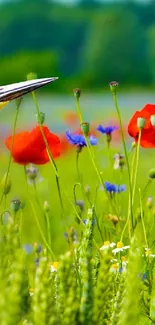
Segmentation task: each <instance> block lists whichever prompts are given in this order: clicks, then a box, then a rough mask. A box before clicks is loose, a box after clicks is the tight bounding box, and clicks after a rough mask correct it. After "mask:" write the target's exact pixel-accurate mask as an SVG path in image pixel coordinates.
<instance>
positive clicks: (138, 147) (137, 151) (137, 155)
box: [132, 130, 142, 207]
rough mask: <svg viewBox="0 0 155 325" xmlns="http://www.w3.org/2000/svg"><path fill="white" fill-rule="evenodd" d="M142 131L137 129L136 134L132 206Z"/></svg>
mask: <svg viewBox="0 0 155 325" xmlns="http://www.w3.org/2000/svg"><path fill="white" fill-rule="evenodd" d="M141 135H142V131H141V130H140V131H139V136H138V144H137V150H136V161H135V174H134V179H133V184H132V187H133V192H132V207H133V204H134V198H135V191H136V184H137V173H138V163H139V151H140V140H141Z"/></svg>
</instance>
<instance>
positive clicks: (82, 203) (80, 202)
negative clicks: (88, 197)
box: [75, 200, 84, 211]
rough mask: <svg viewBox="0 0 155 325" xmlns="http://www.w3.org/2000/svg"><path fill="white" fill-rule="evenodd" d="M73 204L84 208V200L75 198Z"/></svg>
mask: <svg viewBox="0 0 155 325" xmlns="http://www.w3.org/2000/svg"><path fill="white" fill-rule="evenodd" d="M75 205H76V206H78V207H79V208H80V209H81V211H83V210H84V201H82V200H76V202H75Z"/></svg>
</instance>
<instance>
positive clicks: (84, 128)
mask: <svg viewBox="0 0 155 325" xmlns="http://www.w3.org/2000/svg"><path fill="white" fill-rule="evenodd" d="M89 129H90V124H89V123H87V122H84V123H82V124H81V130H82V132H83V134H84V135H85V136H88V134H89Z"/></svg>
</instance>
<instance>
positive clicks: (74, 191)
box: [73, 183, 81, 203]
mask: <svg viewBox="0 0 155 325" xmlns="http://www.w3.org/2000/svg"><path fill="white" fill-rule="evenodd" d="M77 186H80V187H81V184H80V183H75V184H74V186H73V197H74V202H75V203H76V187H77Z"/></svg>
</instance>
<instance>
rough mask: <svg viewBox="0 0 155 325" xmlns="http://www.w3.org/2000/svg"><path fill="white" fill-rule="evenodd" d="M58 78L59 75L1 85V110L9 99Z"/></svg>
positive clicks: (20, 95)
mask: <svg viewBox="0 0 155 325" xmlns="http://www.w3.org/2000/svg"><path fill="white" fill-rule="evenodd" d="M57 79H58V77H52V78H42V79H33V80H26V81H22V82H17V83H12V84H9V85H6V86H0V110H1V109H2V108H3V107H4V106H6V105H7V104H8V103H9V101H11V100H14V99H17V98H19V97H23V96H24V95H26V94H28V93H30V92H32V91H34V90H36V89H38V88H41V87H43V86H45V85H47V84H50V83H51V82H54V81H55V80H57Z"/></svg>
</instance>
